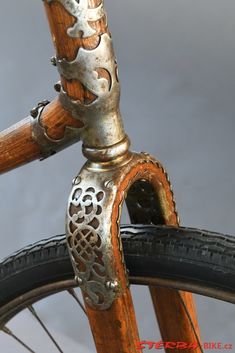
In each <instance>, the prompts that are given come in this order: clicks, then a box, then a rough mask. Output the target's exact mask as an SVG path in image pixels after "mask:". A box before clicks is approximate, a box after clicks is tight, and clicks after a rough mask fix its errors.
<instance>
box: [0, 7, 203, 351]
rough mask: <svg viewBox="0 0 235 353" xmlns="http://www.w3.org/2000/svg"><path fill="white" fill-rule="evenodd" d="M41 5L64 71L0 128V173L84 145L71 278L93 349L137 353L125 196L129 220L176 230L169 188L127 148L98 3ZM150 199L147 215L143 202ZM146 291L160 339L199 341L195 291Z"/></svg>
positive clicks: (74, 199)
mask: <svg viewBox="0 0 235 353" xmlns="http://www.w3.org/2000/svg"><path fill="white" fill-rule="evenodd" d="M44 6H45V10H46V14H47V17H48V21H49V26H50V30H51V34H52V39H53V43H54V46H55V50H56V57H54V58H52V63H53V64H54V65H55V66H57V67H58V70H59V73H60V76H61V77H60V79H61V82H60V83H57V84H56V85H55V89H56V90H57V91H58V92H59V97H57V98H55V100H54V101H52V102H51V103H48V102H41V103H39V105H38V106H37V107H36V108H34V109H33V110H32V111H31V116H30V117H28V118H26V119H24V120H22V121H21V122H19V123H17V124H16V125H14V126H12V127H11V128H9V129H7V130H5V131H3V132H2V133H1V134H0V149H1V153H0V172H2V173H3V172H6V171H9V170H11V169H13V168H15V167H18V166H20V165H22V164H24V163H27V162H30V161H33V160H35V159H43V158H47V157H49V156H50V155H52V154H54V153H55V152H57V151H59V150H60V149H62V148H65V147H66V146H68V145H69V144H72V143H74V142H77V141H79V140H82V141H83V153H84V155H85V156H86V157H87V159H88V162H87V163H86V164H85V166H84V167H83V168H82V170H81V172H80V173H79V174H78V176H77V177H76V178H75V179H74V182H73V189H72V191H71V194H70V197H69V203H68V209H67V219H66V231H67V239H68V247H69V251H70V256H71V260H72V264H73V267H74V271H75V276H76V280H77V283H78V285H80V287H81V289H82V291H83V295H84V299H85V305H86V309H87V313H88V318H89V322H90V327H91V330H92V333H93V336H94V340H95V344H96V349H97V352H98V353H110V352H112V353H134V352H140V350H139V349H138V348H137V343H138V342H139V340H140V339H139V336H138V329H137V323H136V318H135V312H134V307H133V303H132V298H131V293H130V289H129V285H128V275H127V271H126V268H125V263H124V259H123V253H122V247H121V240H120V237H119V222H120V215H121V209H122V204H123V202H124V200H125V198H126V202H127V206H128V209H129V213H130V217H131V220H132V222H133V223H142V224H149V223H152V224H168V225H174V226H178V225H179V221H178V216H177V211H176V207H175V201H174V197H173V192H172V187H171V184H170V182H169V178H168V176H167V173H166V171H165V170H164V168H163V167H162V166H161V164H160V163H159V162H158V161H157V160H155V159H154V158H153V157H151V156H149V155H148V154H145V153H141V154H136V153H132V152H130V151H129V140H128V137H127V136H126V134H125V131H124V128H123V125H122V120H121V116H120V112H119V81H118V76H117V64H116V61H115V57H114V55H113V49H112V41H111V37H110V32H109V30H108V27H107V19H106V14H105V11H104V8H103V1H102V0H80V1H79V2H78V1H76V0H44ZM92 60H93V61H92ZM94 60H95V62H94ZM86 79H87V81H86ZM138 195H142V196H141V197H140V196H138ZM149 198H151V210H148V213H147V212H146V210H145V209H144V202H145V200H148V199H149ZM150 292H151V296H152V301H153V305H154V308H155V312H156V316H157V319H158V323H159V326H160V330H161V334H162V339H163V340H164V341H170V342H173V341H174V342H177V341H181V342H182V341H183V342H188V343H193V342H195V341H197V340H198V338H199V328H198V323H197V318H196V311H195V306H194V300H193V297H192V295H191V294H189V293H185V292H177V291H175V290H173V289H172V290H170V289H164V288H154V287H151V288H150ZM166 351H167V352H171V351H172V350H171V349H166ZM184 351H185V352H188V353H191V352H196V353H199V352H201V349H200V348H199V347H198V348H197V349H188V350H184ZM174 352H178V353H179V352H180V350H177V349H175V350H174Z"/></svg>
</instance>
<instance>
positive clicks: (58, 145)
mask: <svg viewBox="0 0 235 353" xmlns="http://www.w3.org/2000/svg"><path fill="white" fill-rule="evenodd" d="M49 103H50V102H49V101H48V100H43V101H40V102H39V103H38V105H37V106H36V107H35V108H33V109H32V110H31V111H30V115H31V128H32V138H33V140H34V141H35V142H36V143H37V144H38V145H39V146H40V149H41V154H42V158H41V160H43V159H45V158H48V157H50V156H52V155H53V154H55V153H56V152H58V151H60V150H62V149H64V148H65V147H67V146H69V145H71V144H72V143H73V142H75V141H79V140H80V138H81V137H80V136H81V130H82V129H77V128H73V127H71V126H66V128H65V133H64V136H63V138H61V139H52V138H51V137H50V136H49V135H48V133H47V128H46V126H44V125H43V124H42V121H41V117H42V112H43V110H44V109H45V107H46V106H47V105H48V104H49Z"/></svg>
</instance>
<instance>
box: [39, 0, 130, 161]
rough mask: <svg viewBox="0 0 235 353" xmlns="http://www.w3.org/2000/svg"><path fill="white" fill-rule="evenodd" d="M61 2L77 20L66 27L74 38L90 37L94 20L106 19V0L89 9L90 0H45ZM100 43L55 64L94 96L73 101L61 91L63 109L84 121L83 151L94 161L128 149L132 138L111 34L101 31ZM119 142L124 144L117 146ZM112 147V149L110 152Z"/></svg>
mask: <svg viewBox="0 0 235 353" xmlns="http://www.w3.org/2000/svg"><path fill="white" fill-rule="evenodd" d="M45 1H47V2H48V3H51V2H53V1H57V2H59V3H60V4H61V5H63V6H64V8H65V10H66V11H67V12H68V13H69V14H70V15H72V16H73V17H74V18H75V19H76V22H75V24H74V25H73V26H72V27H70V28H68V29H67V34H68V36H69V37H72V38H87V37H91V36H93V35H94V34H97V33H96V31H95V29H94V28H93V27H92V26H91V23H92V22H96V21H99V20H100V19H101V18H105V19H106V14H105V11H104V6H103V1H101V2H100V5H98V6H97V7H96V8H89V6H88V0H80V1H76V0H45ZM99 39H100V40H99V43H98V45H97V47H95V48H93V49H89V50H88V49H85V48H84V47H80V48H79V50H78V52H77V56H76V58H75V59H74V60H73V61H67V60H66V59H65V58H56V60H54V64H56V66H57V69H58V71H59V73H60V75H61V77H63V78H64V79H66V80H68V81H70V80H77V81H78V82H80V83H81V84H82V85H83V86H84V87H85V88H86V89H87V90H88V91H89V92H90V93H91V94H92V95H93V96H94V99H93V100H91V101H89V102H81V101H79V100H74V99H72V97H70V96H69V95H68V93H67V92H66V90H65V88H64V87H63V86H61V88H60V87H59V86H58V85H57V86H56V89H57V90H58V91H59V90H60V101H61V103H62V106H63V107H64V109H66V110H67V111H69V112H70V113H71V114H72V116H73V117H74V118H75V119H79V120H80V121H82V122H83V123H84V129H83V131H82V133H81V139H82V141H83V153H84V154H85V156H87V158H89V159H91V160H93V161H94V160H96V161H97V162H98V161H100V162H102V161H104V160H106V161H108V160H111V159H115V158H118V157H120V156H121V155H123V154H124V153H125V152H127V150H128V148H129V140H128V138H127V136H126V134H125V131H124V128H123V123H122V118H121V115H120V110H119V100H120V85H119V80H118V70H117V62H116V59H115V54H114V50H113V44H112V39H111V37H110V34H108V33H103V34H99ZM116 145H119V147H120V145H121V147H120V148H116ZM112 147H113V150H112V151H111V149H112Z"/></svg>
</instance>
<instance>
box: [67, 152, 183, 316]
mask: <svg viewBox="0 0 235 353" xmlns="http://www.w3.org/2000/svg"><path fill="white" fill-rule="evenodd" d="M154 179H155V184H154V182H153V180H154ZM163 183H165V187H163ZM154 185H155V186H154ZM136 186H137V192H138V191H139V189H140V188H142V189H143V192H142V194H141V195H142V196H143V195H144V196H143V197H144V198H145V201H144V202H146V201H147V200H148V199H149V205H150V208H151V206H153V209H150V210H149V214H150V218H148V217H147V218H146V220H147V221H150V223H154V222H155V223H156V222H157V223H161V217H163V215H164V221H166V220H168V221H170V220H171V219H174V220H177V213H176V209H175V203H174V200H173V193H172V190H171V186H170V184H169V182H168V180H167V176H166V173H165V171H164V169H163V168H162V166H161V165H160V163H159V162H158V161H156V160H155V159H154V158H152V157H150V156H148V155H146V154H135V153H130V154H128V155H127V156H126V157H125V158H123V160H122V161H119V163H117V164H116V165H109V166H107V165H106V164H104V165H103V166H102V165H101V164H94V163H92V162H87V163H86V164H85V166H84V167H83V168H82V170H81V172H80V173H79V175H78V177H76V178H75V179H74V184H73V188H72V191H71V194H70V197H69V202H68V208H67V221H66V227H67V242H68V247H69V252H70V256H71V259H72V264H73V267H74V271H75V276H76V279H77V283H78V284H79V285H80V287H81V289H82V290H83V291H84V293H85V298H86V301H87V303H88V304H89V305H90V306H91V307H93V308H95V309H99V310H105V309H108V308H109V307H110V306H111V305H112V302H113V300H114V299H115V298H116V297H117V296H118V295H119V293H121V291H122V288H123V285H124V284H123V283H122V284H121V282H120V278H119V274H118V273H117V272H116V264H115V261H117V258H115V259H114V248H113V242H114V237H118V243H119V249H118V251H119V254H120V259H119V260H118V261H120V263H122V266H123V269H124V271H125V261H124V256H123V250H122V242H121V238H120V230H119V227H120V218H121V213H122V207H123V202H124V200H125V198H126V197H127V200H128V203H129V205H130V204H132V205H131V206H132V208H131V213H132V215H133V211H134V210H136V209H137V211H138V207H139V206H138V203H139V202H141V203H142V200H140V199H139V198H138V195H137V194H135V187H136ZM165 188H166V189H165ZM129 190H130V198H129V196H128V193H129ZM133 196H134V197H133ZM140 207H141V208H142V206H141V205H140ZM132 215H131V216H132ZM144 215H145V216H146V214H144ZM153 217H154V220H153ZM157 217H158V218H157ZM146 220H145V219H144V217H142V218H141V221H143V223H145V221H146ZM127 285H128V278H127V275H126V282H125V286H127Z"/></svg>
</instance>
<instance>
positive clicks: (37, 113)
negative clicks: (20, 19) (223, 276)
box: [3, 59, 232, 349]
mask: <svg viewBox="0 0 235 353" xmlns="http://www.w3.org/2000/svg"><path fill="white" fill-rule="evenodd" d="M53 63H55V59H53ZM57 65H58V63H57ZM102 74H103V75H104V76H105V72H103V73H102ZM56 88H57V89H61V88H60V87H59V86H58V85H56ZM88 98H90V97H86V99H88ZM52 105H54V106H56V102H53V103H52ZM48 107H50V106H48V105H47V102H43V103H42V104H40V105H39V106H38V107H37V108H36V109H34V110H33V111H32V118H33V119H35V120H33V125H34V127H33V129H34V138H35V137H36V139H37V141H38V142H40V143H41V142H42V139H43V138H44V137H43V136H42V133H41V130H42V127H41V126H40V125H41V124H38V123H40V118H41V117H42V114H43V113H44V114H45V116H46V118H47V119H49V118H48V116H47V113H49V108H48ZM56 108H57V109H58V106H56ZM60 108H61V107H60ZM68 110H69V109H68ZM53 114H54V111H53ZM63 114H64V116H66V117H67V118H68V119H71V118H70V116H69V114H68V113H67V111H66V112H63ZM46 118H45V119H46ZM50 119H51V116H50ZM50 119H49V121H50ZM31 121H32V119H30V122H31ZM35 121H36V124H35ZM45 121H46V120H45ZM70 121H71V120H70ZM53 123H54V122H53ZM26 125H27V124H26ZM35 125H36V128H35ZM75 125H76V128H78V129H79V128H81V122H77V121H76V124H75ZM38 127H39V129H38V130H37V128H38ZM24 128H25V126H24ZM18 132H20V130H18ZM60 132H61V131H60ZM70 132H71V134H72V137H71V135H70V136H69V140H70V139H71V138H75V137H74V135H73V133H74V131H70ZM30 136H31V135H30ZM23 138H24V139H25V130H24V136H23ZM93 139H94V137H93V136H92V138H91V141H90V142H91V143H92V141H93ZM6 141H7V140H6ZM7 142H8V141H7ZM44 142H45V141H44ZM44 142H43V152H44V153H43V157H47V156H48V154H51V153H52V152H54V150H53V148H54V147H55V146H56V148H60V147H61V143H62V142H63V143H65V142H66V143H67V141H59V143H58V142H56V143H55V141H54V142H53V144H52V146H53V148H51V145H50V146H49V147H50V148H49V147H48V144H47V145H46V146H45V144H44ZM47 142H48V141H47ZM127 145H128V142H127V141H125V144H124V146H118V147H119V148H120V147H121V148H123V147H124V149H125V148H127ZM48 148H49V150H48ZM23 152H24V151H23ZM84 152H85V153H88V155H89V158H90V159H94V156H92V154H93V153H94V152H96V151H94V150H93V149H90V148H89V149H87V150H84ZM99 152H100V151H99ZM106 152H107V151H106ZM108 152H112V151H108ZM121 152H122V153H121V156H122V154H123V150H122V151H121ZM24 153H25V152H24ZM33 153H35V154H36V155H37V156H38V151H36V152H35V150H34V151H33ZM100 154H101V157H102V158H103V155H104V153H103V151H101V153H100ZM108 154H109V153H108ZM34 157H35V155H34ZM109 157H110V156H109ZM3 158H4V156H3ZM27 158H29V156H28V155H27ZM135 158H137V156H136V157H135ZM142 158H143V161H144V163H145V162H146V161H147V163H149V162H150V163H151V165H152V162H151V161H153V159H152V157H150V156H148V155H142ZM11 162H12V161H11ZM21 162H22V161H21ZM134 162H135V163H134V164H133V167H135V165H136V164H137V163H136V161H134ZM12 163H13V162H12ZM14 163H19V155H18V156H17V161H16V160H15V161H14ZM154 163H156V164H155V165H156V167H157V169H159V170H160V171H161V173H162V175H163V179H162V180H165V183H166V184H167V179H166V175H165V172H164V170H163V169H161V167H160V164H158V162H154ZM11 166H12V165H11ZM131 179H132V178H131ZM111 181H112V180H111ZM76 182H78V180H75V183H76ZM78 185H79V183H78ZM107 185H109V183H107ZM111 186H112V185H111ZM112 187H113V186H112ZM135 187H137V189H138V188H139V190H135V188H134V190H130V194H129V195H130V196H129V197H130V201H129V202H130V206H129V207H130V208H131V207H133V206H132V205H133V204H138V202H136V201H135V202H134V203H133V200H131V198H132V199H135V197H136V196H135V195H141V193H142V194H145V193H146V192H148V193H149V194H150V195H151V194H152V193H153V191H152V190H151V187H150V186H148V185H145V183H143V182H140V184H139V185H135ZM76 188H77V187H76ZM145 188H146V189H147V191H146V190H145ZM89 193H90V194H89V195H86V197H92V194H93V193H94V192H93V191H92V190H89ZM169 193H170V189H169ZM79 197H80V195H78V198H79ZM100 197H102V195H100ZM170 197H172V196H170ZM151 199H152V202H154V201H153V200H154V198H153V197H152V198H151ZM87 200H89V198H88V199H87ZM143 200H145V197H144V198H143V195H142V196H141V197H140V204H141V203H142V202H143ZM98 201H99V202H100V201H102V199H100V200H98ZM127 203H128V200H127ZM88 206H89V205H88ZM98 206H99V205H97V211H96V212H99V211H98ZM154 206H155V207H153V209H157V210H158V211H159V209H160V206H161V208H163V207H164V205H160V201H159V200H157V201H155V205H154ZM140 208H141V212H138V211H136V210H135V211H134V214H133V216H132V217H133V223H135V222H136V218H135V217H137V218H138V223H143V224H144V223H147V224H150V223H156V224H161V223H165V219H164V215H162V214H161V215H160V217H159V215H158V217H157V218H155V217H156V215H155V213H154V215H153V218H155V219H154V220H153V219H149V218H148V217H149V215H148V217H146V215H145V212H144V210H143V207H140ZM145 209H147V207H145ZM132 212H133V211H132ZM163 213H164V212H163ZM172 217H173V216H172ZM174 217H175V216H174ZM175 222H176V221H175ZM133 229H138V228H133ZM141 229H142V230H141V232H143V229H144V232H145V233H146V235H147V236H150V235H151V234H153V233H154V232H155V230H154V229H155V228H151V227H150V228H141ZM148 229H150V230H149V231H148ZM156 230H157V231H158V232H161V231H163V232H166V231H167V232H171V228H165V230H164V229H163V230H162V229H160V228H156ZM132 231H133V230H132ZM174 231H175V230H173V229H172V232H174ZM126 232H127V231H126ZM176 232H178V231H176ZM181 232H183V231H181ZM187 232H188V234H189V233H190V232H191V233H192V232H193V231H190V230H188V231H187ZM129 233H130V231H129ZM196 233H197V232H196ZM203 234H204V235H205V233H203ZM165 235H166V234H165ZM171 236H172V237H173V234H172V235H171ZM198 236H199V235H198ZM209 236H210V237H214V236H215V235H214V234H210V235H208V237H209ZM127 238H128V237H127ZM164 238H165V237H164ZM173 238H174V237H173ZM123 239H124V238H123ZM137 239H138V237H137ZM156 239H157V238H156ZM176 239H177V238H176ZM202 239H203V238H202ZM57 240H58V239H57ZM57 240H56V241H57ZM164 240H165V239H164ZM221 240H226V241H227V242H229V241H231V240H230V238H229V237H227V238H225V239H221ZM185 242H186V239H185ZM124 243H125V240H124ZM127 243H128V240H127ZM132 243H133V244H131V245H130V247H132V245H133V246H134V239H132ZM137 243H138V241H137ZM178 243H179V242H178ZM222 243H223V241H222ZM139 244H140V245H142V244H143V241H142V240H141V241H139ZM57 245H58V244H57ZM140 245H139V247H140ZM176 246H177V244H176ZM183 246H185V244H184V245H183ZM47 247H48V243H47V242H46V248H47ZM62 247H63V241H62ZM54 248H55V246H54V244H53V246H52V247H51V249H54ZM186 248H188V247H186ZM28 250H29V249H28ZM47 250H48V248H47ZM144 250H147V249H145V248H144ZM30 251H31V250H30ZM52 251H53V250H52ZM22 254H24V252H23V253H21V255H20V256H22V258H21V259H22V261H24V260H23V258H24V256H25V255H22ZM40 254H41V255H39V257H40V256H41V257H43V258H44V257H45V255H44V250H41V253H40ZM145 257H146V256H145ZM16 258H19V254H17V255H16V257H15V256H13V258H11V260H12V259H13V262H11V260H8V261H7V263H6V264H7V265H9V263H15V259H16ZM57 259H58V258H57ZM27 261H28V260H27ZM39 261H40V260H39ZM34 265H35V263H34ZM10 266H11V265H10ZM41 266H42V263H40V267H41ZM47 266H48V265H47V264H46V267H47ZM129 266H131V265H129ZM23 267H24V268H25V266H24V265H23ZM137 268H138V265H137V264H135V265H134V269H137ZM18 270H19V269H18ZM3 271H4V269H3ZM22 276H24V275H22ZM145 276H146V274H145ZM33 277H34V278H36V277H35V275H33ZM110 277H112V276H111V275H110ZM77 280H78V281H80V279H79V278H78V279H77ZM51 281H52V279H51V278H50V279H49V282H51ZM72 283H73V284H74V281H73V282H72ZM149 284H151V281H150V282H149ZM109 285H110V286H108V288H107V289H108V290H110V289H111V292H112V290H113V289H115V286H116V283H115V281H113V282H112V281H110V283H109ZM170 285H171V286H172V285H173V284H172V283H171V284H170ZM31 286H33V283H31ZM112 286H114V288H112ZM180 286H182V287H181V288H180V287H179V288H180V289H188V288H185V287H183V284H180ZM28 290H29V289H27V291H28ZM194 290H196V289H195V288H194ZM4 292H6V293H8V295H9V291H8V290H6V291H4ZM18 294H19V293H18ZM18 294H16V295H18ZM21 294H22V293H21ZM111 294H112V295H113V296H114V297H115V295H116V293H115V290H113V293H111ZM108 295H109V294H108ZM231 296H232V295H231ZM218 297H219V296H218ZM222 298H223V299H225V297H223V296H222ZM11 299H12V298H11ZM109 300H112V298H111V299H110V298H109ZM93 304H94V303H93ZM179 304H181V306H182V302H181V299H180V303H179ZM106 305H109V304H106ZM5 309H6V308H5ZM184 314H185V313H184ZM128 315H129V314H128ZM186 316H187V315H186ZM182 317H183V315H182ZM186 319H187V318H186ZM133 322H134V320H133ZM133 322H132V324H133ZM96 326H97V324H96ZM190 329H191V328H190ZM115 331H116V330H115ZM115 334H116V332H115ZM124 344H125V343H124ZM102 349H103V348H102ZM132 349H134V347H132Z"/></svg>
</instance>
